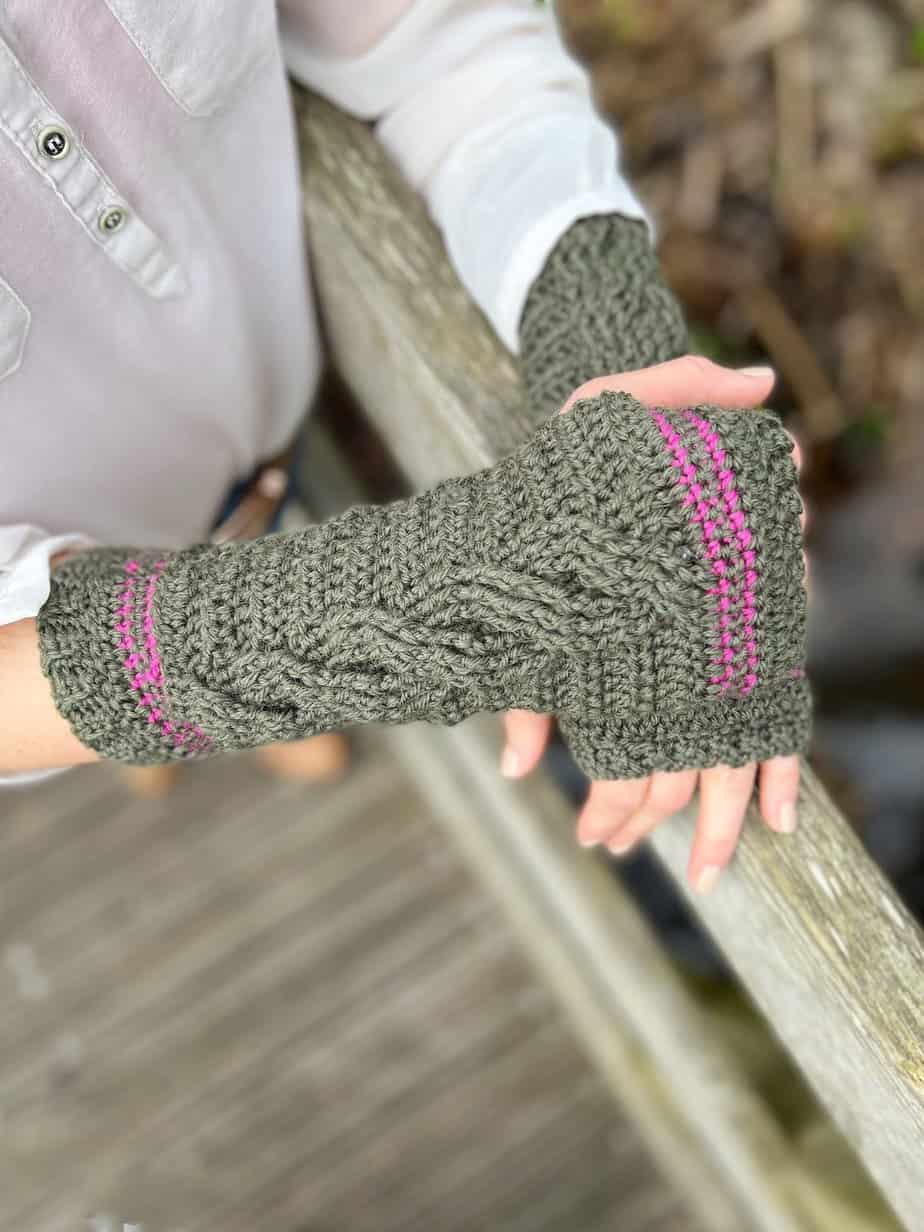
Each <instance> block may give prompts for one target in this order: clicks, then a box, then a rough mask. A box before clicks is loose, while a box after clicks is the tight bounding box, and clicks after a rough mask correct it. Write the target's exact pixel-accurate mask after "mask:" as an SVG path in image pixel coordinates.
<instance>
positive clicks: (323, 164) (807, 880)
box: [300, 96, 924, 1232]
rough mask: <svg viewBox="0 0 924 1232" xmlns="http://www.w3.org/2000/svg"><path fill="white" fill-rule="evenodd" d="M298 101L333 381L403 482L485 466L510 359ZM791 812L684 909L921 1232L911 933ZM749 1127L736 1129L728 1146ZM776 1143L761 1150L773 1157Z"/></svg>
mask: <svg viewBox="0 0 924 1232" xmlns="http://www.w3.org/2000/svg"><path fill="white" fill-rule="evenodd" d="M300 107H301V119H300V131H301V139H302V150H303V158H304V162H305V167H306V179H305V203H306V216H307V219H308V223H309V234H310V239H311V247H312V255H313V258H314V264H315V271H316V277H317V281H318V285H319V288H320V293H321V298H322V303H323V307H324V320H325V327H326V331H327V336H328V338H329V340H330V344H331V348H332V352H333V356H334V359H335V362H336V365H337V367H338V369H339V370H340V372H341V373H342V374H343V376H344V377H345V379H346V381H347V383H348V384H349V386H350V388H351V390H352V392H353V393H354V395H355V396H356V398H357V400H358V401H359V403H360V404H361V405H362V406H363V408H364V410H366V412H367V413H368V414H369V416H370V418H371V419H372V421H373V422H374V423H375V424H376V425H377V427H378V428H379V430H380V432H381V433H382V435H383V437H384V438H385V439H386V440H387V441H388V443H389V444H390V445H391V446H392V448H393V451H394V455H395V457H396V458H397V459H398V460H399V462H400V465H401V467H402V468H403V469H404V471H405V473H406V475H407V476H408V478H409V480H410V481H411V483H412V484H413V485H416V486H426V485H429V484H431V483H433V482H434V481H436V480H438V479H440V478H442V477H445V476H446V475H448V474H453V473H460V472H463V471H468V470H472V469H474V468H476V467H478V466H481V465H484V464H486V463H490V462H492V461H493V460H494V459H496V458H497V457H498V456H500V455H501V454H503V453H504V452H505V451H507V450H508V449H509V448H510V447H511V446H512V445H513V444H514V443H515V442H516V441H517V440H519V439H522V436H523V434H524V432H525V431H526V430H527V428H528V421H527V417H526V416H525V415H524V413H523V403H522V391H521V388H520V385H519V382H518V379H517V375H516V370H515V367H514V365H513V363H512V361H511V358H510V356H509V355H508V354H507V353H506V351H505V350H504V348H503V347H502V346H501V344H500V343H499V342H498V341H497V339H496V337H495V336H494V335H493V333H492V332H491V330H490V329H489V327H488V326H487V324H486V322H485V321H484V320H483V318H482V317H481V316H480V314H479V313H478V311H477V310H476V309H475V308H474V307H473V305H472V304H471V302H470V301H469V300H468V298H467V296H466V295H465V292H464V291H463V289H462V288H461V286H460V285H459V283H458V280H457V279H456V278H455V277H454V275H453V274H452V271H451V269H450V268H449V265H448V262H447V260H446V257H445V253H444V251H443V249H442V245H441V243H440V240H439V237H438V235H437V234H436V231H435V229H434V227H433V226H432V224H431V223H430V222H429V220H428V219H427V218H426V216H425V213H424V210H423V207H422V204H421V202H420V201H419V199H418V198H417V197H416V196H415V195H414V194H413V193H412V192H411V191H410V190H409V189H408V188H407V186H406V185H405V184H404V183H403V181H402V179H401V177H400V175H399V174H398V173H397V171H396V170H395V168H394V167H393V166H392V165H391V164H390V163H389V161H388V159H387V157H386V156H385V154H384V152H383V151H382V150H381V148H380V147H379V146H378V144H377V143H376V141H375V139H374V137H373V136H372V134H371V133H370V132H369V130H368V129H367V128H366V127H365V126H363V125H361V124H359V123H357V122H355V121H353V120H350V119H349V118H348V117H346V116H344V115H342V114H341V113H339V112H338V111H337V110H336V109H335V108H333V107H331V106H329V105H328V104H326V103H323V102H321V101H320V100H315V99H312V100H307V101H306V100H305V98H304V96H302V97H301V101H300ZM801 814H802V830H801V833H800V834H799V835H798V836H797V837H796V838H795V839H794V840H780V839H779V838H775V837H773V836H771V835H770V834H769V833H768V832H767V831H766V830H765V829H763V828H762V827H761V826H760V825H759V824H756V823H755V821H754V819H753V818H752V821H751V824H750V825H749V827H748V829H747V833H746V835H745V837H744V841H743V843H742V848H741V854H740V857H739V858H738V860H737V861H736V863H735V865H734V867H733V868H732V870H731V871H730V872H729V873H728V874H727V875H726V877H725V878H724V879H723V885H722V886H721V888H720V890H719V892H718V893H717V894H716V895H715V896H714V897H713V898H712V899H711V900H709V901H708V902H706V903H697V904H696V908H697V909H698V910H699V911H700V913H701V915H702V917H703V919H704V920H705V922H706V923H707V925H708V926H709V927H710V928H711V930H712V931H713V934H714V936H715V937H716V939H717V940H718V942H719V944H720V945H721V946H722V948H723V949H724V950H725V952H726V954H727V955H728V956H729V958H730V959H731V961H732V962H733V964H734V965H735V967H736V969H737V971H738V973H739V974H740V976H741V979H742V981H743V982H744V984H745V985H746V986H747V988H748V989H749V991H750V992H751V994H752V995H753V997H754V999H755V1000H756V1001H757V1003H758V1004H759V1005H760V1006H761V1008H762V1009H763V1010H764V1011H765V1013H766V1015H767V1017H768V1019H769V1021H770V1022H771V1023H772V1025H773V1029H774V1031H775V1032H776V1033H777V1034H778V1035H779V1037H780V1038H781V1039H782V1041H783V1042H784V1043H785V1044H786V1046H787V1047H788V1048H789V1050H790V1051H791V1053H792V1055H793V1056H794V1057H795V1058H796V1060H797V1061H798V1062H799V1064H800V1066H801V1067H802V1069H803V1070H804V1072H805V1074H806V1075H807V1077H808V1078H809V1080H810V1081H811V1083H812V1085H813V1086H814V1088H815V1090H816V1092H817V1093H818V1095H819V1096H820V1098H821V1100H822V1101H823V1102H824V1104H825V1106H826V1107H827V1108H828V1109H829V1111H830V1113H831V1115H832V1117H833V1118H834V1119H835V1121H836V1122H837V1124H838V1125H839V1126H840V1128H841V1129H842V1130H843V1132H844V1134H845V1135H846V1136H847V1138H848V1139H849V1140H850V1142H851V1143H852V1144H853V1146H854V1147H855V1148H856V1150H857V1152H858V1153H859V1154H860V1156H861V1157H862V1158H863V1160H864V1161H865V1163H866V1165H867V1166H868V1168H869V1170H870V1172H871V1173H872V1175H873V1176H874V1177H875V1178H876V1179H877V1181H878V1182H879V1184H880V1186H881V1187H882V1189H883V1191H884V1192H885V1194H886V1196H887V1197H888V1199H889V1201H890V1202H891V1203H892V1205H893V1207H894V1209H895V1211H896V1212H897V1213H898V1214H899V1215H900V1216H901V1218H902V1219H903V1221H904V1223H905V1226H906V1227H907V1228H908V1229H909V1230H910V1232H921V1230H922V1229H924V1201H922V1193H924V982H922V980H921V976H920V973H921V971H922V969H924V938H922V934H921V931H920V929H919V928H918V926H917V925H916V924H915V923H914V921H913V920H912V919H911V917H910V916H909V915H908V913H907V912H906V911H905V909H904V907H903V906H902V904H901V903H900V902H899V900H898V898H897V896H896V895H895V893H894V891H893V890H892V889H891V887H890V886H889V885H888V884H887V883H886V882H885V880H884V879H883V877H882V876H881V875H880V873H879V872H878V870H877V869H876V868H875V866H874V865H873V864H872V862H871V861H870V860H869V859H868V858H867V857H866V855H865V854H864V852H863V851H862V849H861V847H860V845H859V843H858V842H857V841H856V840H855V838H854V837H853V835H852V833H851V831H850V829H849V827H848V825H847V823H846V822H845V820H844V819H843V818H842V817H841V816H840V815H839V814H838V813H837V810H836V809H835V808H834V806H833V805H832V803H831V801H830V800H829V799H828V797H827V796H826V794H825V792H824V789H823V787H822V786H821V784H820V783H819V782H818V781H817V779H816V778H815V777H814V775H813V774H812V773H811V771H810V770H809V769H808V767H806V768H805V790H804V793H803V798H802V802H801ZM689 835H690V819H689V817H687V818H686V819H685V820H678V821H676V822H675V823H674V824H673V825H671V826H668V827H663V828H662V829H661V830H660V831H659V832H658V834H657V835H656V837H655V839H654V846H655V849H656V851H657V852H658V854H659V855H660V857H661V858H662V859H663V860H664V862H665V864H666V865H667V867H668V869H669V870H670V872H671V873H672V874H673V875H674V877H675V878H676V880H677V881H678V882H679V883H681V884H683V882H684V874H685V865H686V858H687V854H688V849H689ZM589 910H590V913H591V915H593V907H592V905H591V906H590V907H589ZM662 1059H663V1058H662ZM715 1111H716V1113H717V1114H718V1113H719V1111H720V1109H716V1110H715ZM690 1114H691V1116H692V1117H693V1118H694V1120H695V1118H696V1117H698V1115H699V1109H696V1108H691V1109H690ZM700 1128H701V1130H702V1133H703V1135H704V1137H705V1139H706V1140H707V1141H709V1142H710V1143H711V1147H712V1148H713V1149H714V1151H715V1152H716V1160H717V1162H718V1163H719V1165H720V1166H721V1167H724V1169H725V1171H726V1175H727V1177H728V1180H729V1184H730V1186H731V1187H732V1189H733V1190H734V1189H736V1188H737V1190H738V1191H739V1193H742V1192H745V1191H747V1192H750V1193H751V1194H752V1196H753V1207H754V1209H755V1211H756V1210H757V1209H758V1208H760V1207H762V1206H766V1199H765V1197H764V1196H762V1195H761V1193H760V1190H761V1188H765V1187H766V1186H765V1185H764V1184H763V1182H762V1180H761V1177H760V1175H759V1168H757V1167H754V1166H752V1170H751V1171H752V1175H751V1177H750V1180H749V1181H745V1182H744V1184H742V1179H741V1178H740V1177H736V1168H737V1163H736V1162H735V1161H736V1158H738V1159H740V1152H739V1151H737V1150H736V1149H735V1144H734V1136H735V1134H736V1132H737V1128H736V1125H735V1123H734V1120H733V1119H728V1120H726V1121H725V1122H724V1125H723V1124H721V1123H717V1122H716V1121H715V1120H710V1121H709V1123H708V1124H704V1125H702V1126H701V1127H700ZM753 1129H754V1120H753V1118H749V1119H748V1121H746V1122H745V1125H744V1131H745V1139H746V1137H747V1134H748V1132H750V1131H752V1130H753ZM765 1129H766V1127H761V1128H760V1129H759V1131H758V1132H757V1134H756V1137H755V1143H756V1141H758V1140H759V1139H760V1138H762V1137H763V1138H766V1137H767V1134H766V1133H765V1132H764V1131H765ZM771 1136H772V1135H771ZM782 1150H783V1149H782V1144H781V1143H780V1142H779V1141H778V1140H777V1141H776V1143H775V1148H774V1153H773V1156H772V1158H773V1160H774V1161H777V1160H781V1159H782V1158H783V1153H782ZM751 1159H752V1164H756V1162H757V1160H758V1159H759V1155H757V1154H756V1153H752V1155H751ZM775 1166H776V1164H775V1163H774V1167H775ZM785 1170H786V1169H785V1168H783V1169H781V1174H782V1172H785ZM789 1205H791V1203H790V1204H789ZM766 1218H768V1219H769V1218H770V1216H766ZM805 1218H807V1217H805ZM805 1218H804V1219H803V1226H810V1224H806V1223H805ZM777 1223H778V1225H779V1226H784V1223H785V1220H784V1215H783V1213H782V1211H781V1212H780V1213H779V1215H778V1217H777ZM759 1226H762V1225H759ZM770 1226H773V1225H770Z"/></svg>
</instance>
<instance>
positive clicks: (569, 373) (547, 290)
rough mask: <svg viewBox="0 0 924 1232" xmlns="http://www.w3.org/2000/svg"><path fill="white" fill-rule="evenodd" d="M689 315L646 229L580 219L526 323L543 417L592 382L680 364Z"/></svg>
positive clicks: (554, 258)
mask: <svg viewBox="0 0 924 1232" xmlns="http://www.w3.org/2000/svg"><path fill="white" fill-rule="evenodd" d="M687 350H688V340H687V329H686V325H685V323H684V319H683V312H682V311H681V308H680V306H679V304H678V303H677V301H676V299H675V298H674V296H673V294H672V293H671V291H670V289H669V288H668V286H667V284H666V283H665V281H664V279H663V277H662V275H661V271H660V268H659V266H658V261H657V257H656V256H655V254H654V251H653V250H652V247H651V239H650V236H649V232H648V227H647V226H646V225H645V223H643V222H639V221H638V220H637V219H634V218H624V217H623V216H622V215H621V214H601V215H599V216H594V217H591V218H582V219H579V220H578V221H577V222H576V223H574V224H573V225H572V226H571V227H570V228H569V229H568V231H566V232H565V234H564V235H563V236H562V237H561V239H560V240H559V241H558V243H557V244H556V246H555V248H554V249H553V250H552V252H551V254H550V255H549V258H548V260H547V261H546V263H545V266H544V267H543V269H542V272H541V273H540V275H539V277H538V278H537V279H536V281H535V282H534V283H533V285H532V287H531V288H530V291H529V295H528V296H527V299H526V304H525V307H524V309H523V314H522V316H521V318H520V363H521V368H522V371H523V379H524V381H525V383H526V388H527V392H528V394H529V401H530V406H531V407H532V409H533V411H534V412H535V414H536V417H537V420H539V421H541V420H543V419H547V418H548V417H549V416H550V415H554V414H555V412H556V411H558V410H560V409H561V407H562V405H563V404H564V402H565V401H566V400H567V399H568V398H569V397H570V395H571V394H573V393H574V391H575V390H576V389H577V388H578V386H579V385H583V383H584V382H585V381H589V380H591V379H593V378H594V377H598V376H607V375H608V374H609V373H611V372H629V371H634V370H636V369H638V368H648V367H650V366H651V365H652V364H658V363H663V362H665V361H667V360H669V359H677V358H678V357H679V356H681V355H685V354H686V353H687Z"/></svg>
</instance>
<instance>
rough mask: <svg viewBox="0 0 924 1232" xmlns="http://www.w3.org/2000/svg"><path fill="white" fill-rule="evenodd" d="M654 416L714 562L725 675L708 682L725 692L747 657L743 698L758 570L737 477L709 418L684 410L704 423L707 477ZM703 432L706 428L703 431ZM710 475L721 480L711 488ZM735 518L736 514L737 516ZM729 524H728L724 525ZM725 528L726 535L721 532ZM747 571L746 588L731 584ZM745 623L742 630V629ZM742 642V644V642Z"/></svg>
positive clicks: (751, 664) (744, 688) (717, 662)
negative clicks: (727, 466)
mask: <svg viewBox="0 0 924 1232" xmlns="http://www.w3.org/2000/svg"><path fill="white" fill-rule="evenodd" d="M652 415H653V417H654V420H655V422H656V423H657V425H658V429H659V430H660V432H661V435H662V436H663V438H664V440H665V442H666V444H667V447H668V449H669V450H670V453H671V455H672V461H671V466H672V467H673V468H674V469H676V470H677V472H678V474H677V476H676V482H677V484H678V486H679V487H682V488H686V489H687V492H686V494H685V495H684V498H683V505H684V506H685V507H689V506H693V507H694V510H693V512H692V514H691V517H690V521H691V522H692V523H694V524H698V525H699V527H700V534H701V536H702V540H703V547H704V549H705V553H706V556H707V558H708V560H709V562H710V567H711V569H712V572H713V574H714V575H715V578H716V584H715V586H714V587H712V589H711V590H710V591H709V593H710V594H711V595H714V596H715V609H716V610H715V625H716V642H717V644H718V646H719V653H718V655H717V657H716V658H715V659H713V660H712V663H711V666H713V667H721V668H722V671H721V673H717V674H715V675H713V676H711V677H710V678H709V683H710V684H717V685H719V686H720V687H721V690H722V692H723V693H725V692H728V690H729V689H731V688H732V686H733V685H734V684H735V683H736V666H735V665H736V663H740V662H741V659H742V658H745V656H746V660H745V661H746V671H745V672H744V678H743V680H742V679H740V677H741V675H742V672H741V670H740V669H739V671H738V673H737V675H738V678H739V684H740V689H739V692H740V694H741V696H747V694H748V693H750V692H751V691H752V689H753V688H754V687H755V685H756V684H757V668H758V655H757V644H756V636H755V633H754V628H753V620H754V618H755V616H756V611H755V609H754V602H755V595H754V590H755V587H756V585H757V573H756V569H754V568H753V565H754V563H755V555H754V552H753V550H752V549H751V547H750V541H751V536H750V531H749V530H748V528H747V526H746V525H745V524H744V520H743V516H744V515H743V514H741V513H740V510H738V509H737V508H736V507H737V506H738V505H740V503H741V501H740V495H739V493H738V491H737V488H736V486H735V482H736V481H735V476H734V473H733V472H732V471H730V470H727V469H725V468H724V462H725V455H724V453H723V452H722V450H721V442H720V441H719V438H718V434H717V433H716V432H715V429H714V428H713V426H712V425H711V424H709V423H708V422H707V421H706V420H698V418H697V417H696V416H694V415H693V413H692V412H691V411H687V412H685V413H684V415H685V418H687V420H688V421H689V422H690V423H691V424H693V425H694V426H695V427H696V428H697V431H699V430H700V429H699V424H700V423H702V424H704V425H705V433H706V435H705V436H704V437H703V440H704V443H705V444H706V447H707V449H708V451H709V457H710V460H711V463H712V470H713V474H712V475H711V476H707V477H703V476H701V475H700V474H699V471H698V469H697V467H696V464H695V463H694V462H693V461H692V459H691V458H690V455H689V453H688V451H687V449H686V448H685V446H684V444H683V440H682V438H681V436H680V434H679V433H678V432H677V430H676V429H675V428H674V426H673V425H672V424H671V422H670V421H669V420H668V418H667V416H666V415H664V414H663V413H662V412H660V411H653V412H652ZM700 435H701V436H702V435H703V434H702V432H700ZM710 479H711V480H713V481H714V482H715V483H717V485H718V488H717V492H718V494H717V492H716V489H714V488H713V487H712V485H711V484H710V482H709V481H710ZM739 514H740V517H739V516H733V515H739ZM726 523H727V524H726ZM723 531H727V532H728V533H727V534H723V533H722V532H723ZM723 545H724V546H725V548H726V549H728V551H727V554H728V555H730V557H731V560H725V559H723V556H722V549H723ZM742 570H743V571H744V588H743V589H742V588H738V589H736V588H735V586H734V585H733V582H734V581H736V580H737V578H736V576H735V575H736V574H738V573H740V572H741V571H742ZM742 624H743V628H739V626H741V625H742ZM742 643H743V644H742Z"/></svg>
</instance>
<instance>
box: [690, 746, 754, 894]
mask: <svg viewBox="0 0 924 1232" xmlns="http://www.w3.org/2000/svg"><path fill="white" fill-rule="evenodd" d="M756 775H757V765H756V763H754V762H750V763H749V764H748V765H747V766H743V767H741V768H740V769H739V768H732V767H731V766H715V767H713V768H712V769H711V770H703V771H702V772H701V773H700V779H699V820H698V822H697V826H696V837H695V839H694V840H693V851H692V854H691V856H690V865H689V870H688V876H689V879H690V885H691V886H692V887H693V889H694V890H696V891H697V893H699V894H709V893H711V892H712V890H714V889H715V887H716V883H717V882H718V880H719V877H720V876H721V873H722V870H723V869H724V868H725V866H726V865H727V864H728V862H729V860H731V858H732V856H733V855H734V852H735V847H736V846H737V844H738V838H739V836H740V834H741V827H742V826H743V824H744V815H745V813H746V812H747V807H748V804H749V803H750V800H751V793H752V792H753V790H754V780H755V777H756Z"/></svg>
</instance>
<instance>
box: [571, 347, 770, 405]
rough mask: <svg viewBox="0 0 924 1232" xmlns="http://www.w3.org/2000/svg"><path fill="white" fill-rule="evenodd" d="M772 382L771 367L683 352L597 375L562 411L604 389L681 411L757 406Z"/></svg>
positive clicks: (765, 396) (581, 387) (576, 392)
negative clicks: (724, 363) (738, 366)
mask: <svg viewBox="0 0 924 1232" xmlns="http://www.w3.org/2000/svg"><path fill="white" fill-rule="evenodd" d="M775 383H776V374H775V373H774V371H773V369H772V368H744V369H742V370H740V371H736V370H735V369H734V368H723V367H721V366H720V365H719V364H714V363H713V362H712V360H711V359H705V358H704V357H703V356H701V355H684V356H683V358H682V359H672V360H671V361H670V362H669V363H666V364H656V365H655V366H654V367H653V368H643V369H641V370H640V371H638V372H623V373H617V374H615V375H613V376H602V377H597V378H595V379H594V380H592V381H587V382H586V383H585V384H583V385H581V386H580V388H578V389H576V390H575V391H574V393H573V394H572V395H571V397H570V398H569V399H568V401H567V402H566V403H565V405H564V407H562V410H564V411H567V410H568V408H569V407H570V406H572V405H573V404H574V403H575V402H578V401H580V400H581V399H582V398H595V397H596V396H597V395H598V394H601V393H603V392H604V391H605V390H612V391H613V392H614V393H627V394H631V395H632V397H633V398H637V399H638V400H639V402H642V403H644V404H645V405H646V406H658V407H663V408H665V409H666V410H681V409H682V408H683V407H687V406H697V405H701V404H702V403H706V402H709V403H714V404H715V405H716V406H723V407H729V408H735V407H742V408H744V407H753V406H759V405H760V404H761V403H762V402H764V401H765V400H766V399H767V398H768V397H769V396H770V393H771V391H772V389H773V386H774V385H775Z"/></svg>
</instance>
